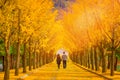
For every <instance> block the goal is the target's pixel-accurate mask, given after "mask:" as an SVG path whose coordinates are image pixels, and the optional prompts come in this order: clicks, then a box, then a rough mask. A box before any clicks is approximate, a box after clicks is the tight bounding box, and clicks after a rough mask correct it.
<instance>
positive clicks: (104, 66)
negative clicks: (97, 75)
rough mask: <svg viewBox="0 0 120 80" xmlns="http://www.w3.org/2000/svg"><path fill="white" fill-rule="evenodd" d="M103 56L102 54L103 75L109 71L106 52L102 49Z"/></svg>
mask: <svg viewBox="0 0 120 80" xmlns="http://www.w3.org/2000/svg"><path fill="white" fill-rule="evenodd" d="M101 54H102V73H104V72H106V70H107V69H106V57H105V54H106V51H105V50H104V49H102V51H101Z"/></svg>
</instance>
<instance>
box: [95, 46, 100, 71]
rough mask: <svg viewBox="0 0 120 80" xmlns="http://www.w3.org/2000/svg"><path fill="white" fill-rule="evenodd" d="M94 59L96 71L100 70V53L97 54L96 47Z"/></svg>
mask: <svg viewBox="0 0 120 80" xmlns="http://www.w3.org/2000/svg"><path fill="white" fill-rule="evenodd" d="M94 58H95V70H96V71H98V70H99V63H98V53H97V52H96V46H95V47H94Z"/></svg>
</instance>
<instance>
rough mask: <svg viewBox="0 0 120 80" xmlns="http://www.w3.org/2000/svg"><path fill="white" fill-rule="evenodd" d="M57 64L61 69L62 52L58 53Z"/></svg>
mask: <svg viewBox="0 0 120 80" xmlns="http://www.w3.org/2000/svg"><path fill="white" fill-rule="evenodd" d="M56 61H57V65H58V69H60V64H61V57H60V54H57V59H56Z"/></svg>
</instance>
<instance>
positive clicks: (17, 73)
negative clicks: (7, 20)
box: [15, 42, 20, 76]
mask: <svg viewBox="0 0 120 80" xmlns="http://www.w3.org/2000/svg"><path fill="white" fill-rule="evenodd" d="M19 64H20V43H19V42H18V43H17V53H16V64H15V66H16V67H15V76H18V75H19Z"/></svg>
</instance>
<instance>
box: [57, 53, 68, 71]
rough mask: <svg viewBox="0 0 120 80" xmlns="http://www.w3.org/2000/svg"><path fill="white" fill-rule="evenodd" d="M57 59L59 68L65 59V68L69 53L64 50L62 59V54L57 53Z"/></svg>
mask: <svg viewBox="0 0 120 80" xmlns="http://www.w3.org/2000/svg"><path fill="white" fill-rule="evenodd" d="M56 60H57V65H58V69H60V64H61V61H63V68H66V65H67V63H66V61H67V55H66V54H65V52H63V55H62V59H61V57H60V54H57V59H56Z"/></svg>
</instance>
